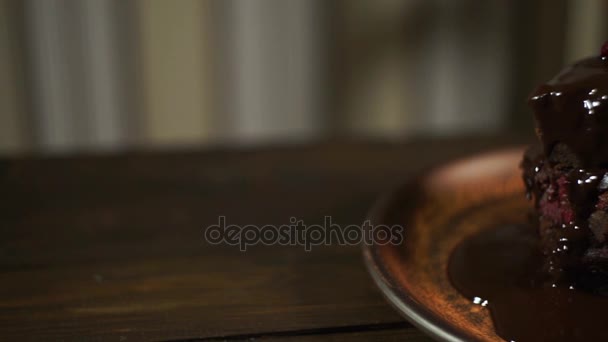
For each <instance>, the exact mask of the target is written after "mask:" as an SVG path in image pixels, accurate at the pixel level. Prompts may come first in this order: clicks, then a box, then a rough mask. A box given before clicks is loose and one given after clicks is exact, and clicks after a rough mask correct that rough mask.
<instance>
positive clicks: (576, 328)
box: [448, 224, 608, 342]
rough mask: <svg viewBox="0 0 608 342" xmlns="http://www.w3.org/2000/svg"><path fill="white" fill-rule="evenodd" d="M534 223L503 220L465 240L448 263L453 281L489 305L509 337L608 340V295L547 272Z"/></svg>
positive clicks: (496, 324) (476, 300) (472, 297)
mask: <svg viewBox="0 0 608 342" xmlns="http://www.w3.org/2000/svg"><path fill="white" fill-rule="evenodd" d="M534 228H535V227H534V226H530V225H526V224H499V225H497V226H496V227H491V228H488V229H486V230H484V231H483V232H482V233H480V234H478V235H476V236H473V237H471V238H469V239H467V240H465V241H463V242H462V243H461V244H460V245H459V246H458V247H457V248H456V250H455V251H454V253H453V254H452V256H451V258H450V262H449V265H448V275H449V277H450V280H451V282H452V284H453V285H454V287H455V288H456V289H458V290H459V291H460V292H461V293H462V294H463V295H464V296H466V297H467V298H469V299H470V300H471V302H472V305H480V306H483V307H485V308H487V309H489V310H490V314H491V316H492V320H493V322H494V327H495V329H496V331H497V333H498V334H499V335H500V336H501V337H502V338H504V339H505V340H507V341H517V342H526V341H557V342H560V341H605V340H608V329H606V327H605V324H606V323H605V321H606V308H608V297H606V296H599V295H594V294H591V293H590V292H588V291H580V289H579V283H578V282H572V283H568V282H561V283H556V282H553V281H552V278H551V277H547V274H546V273H544V272H543V271H542V267H543V263H544V257H543V256H542V255H541V253H539V248H538V239H537V236H536V234H535V229H534Z"/></svg>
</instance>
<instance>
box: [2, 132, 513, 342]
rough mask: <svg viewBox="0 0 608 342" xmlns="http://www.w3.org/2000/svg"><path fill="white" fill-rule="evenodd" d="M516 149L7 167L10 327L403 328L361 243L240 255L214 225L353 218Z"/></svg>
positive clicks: (50, 335) (432, 145)
mask: <svg viewBox="0 0 608 342" xmlns="http://www.w3.org/2000/svg"><path fill="white" fill-rule="evenodd" d="M509 142H513V139H498V138H495V139H459V140H453V139H452V140H437V141H418V142H412V143H407V144H388V143H359V142H341V143H337V142H336V143H324V144H316V145H308V146H293V147H282V148H258V149H250V150H240V151H236V150H221V149H218V150H213V151H203V152H196V151H189V152H166V153H130V154H124V155H116V156H97V157H95V156H78V157H71V158H53V159H42V158H30V159H19V160H0V191H1V193H2V197H1V198H0V229H1V233H2V239H0V283H2V286H0V336H2V337H3V338H6V339H8V340H15V339H17V338H19V339H20V340H41V339H42V340H64V341H81V340H92V341H96V340H100V341H106V340H110V341H114V340H118V341H139V340H180V339H199V338H214V337H218V338H226V337H230V336H248V335H251V336H256V335H260V334H264V333H267V332H275V333H276V332H290V331H291V332H293V331H302V330H310V329H326V328H332V329H342V328H344V327H352V326H366V325H377V324H389V323H390V324H392V323H394V322H402V319H401V318H400V317H399V316H398V315H397V313H396V312H395V311H394V310H393V309H392V308H391V307H390V306H389V305H388V304H387V303H386V302H385V301H384V300H383V298H382V297H381V296H380V294H379V292H378V291H377V290H376V288H375V287H374V285H373V283H372V281H371V279H370V278H369V276H368V275H367V273H366V271H365V269H364V266H363V264H362V262H361V251H360V250H359V248H358V247H340V246H324V247H318V248H315V249H313V250H312V251H311V252H305V251H304V249H303V247H301V246H255V247H252V248H250V249H249V250H248V251H247V252H240V251H239V250H238V249H237V248H235V247H232V246H226V245H210V244H207V243H205V241H204V239H203V231H204V228H205V227H207V226H208V225H210V224H214V223H216V222H217V218H218V216H220V215H225V216H226V218H227V221H228V222H229V223H233V224H240V225H243V224H284V223H287V222H288V220H289V218H290V217H297V218H300V219H303V220H304V222H305V223H307V224H312V223H320V222H322V220H323V218H324V216H326V215H331V216H332V218H333V222H334V223H338V224H343V225H344V224H357V223H360V222H361V221H362V219H363V218H364V216H365V214H366V211H367V210H368V208H369V207H370V205H371V203H372V202H373V201H374V199H375V198H376V197H377V195H378V194H379V193H380V192H383V191H385V190H388V189H390V188H392V187H394V186H395V185H397V184H399V183H402V182H403V181H404V180H406V179H407V178H408V177H411V176H412V175H413V174H416V173H418V172H420V171H421V170H422V169H424V168H427V167H428V166H429V165H432V164H436V163H439V162H442V161H445V160H446V159H451V158H454V157H457V156H462V155H465V154H470V153H474V152H477V151H480V150H485V149H489V148H492V147H495V146H502V145H504V144H506V143H509ZM403 329H406V328H403ZM406 330H408V329H406ZM394 332H395V331H392V332H387V335H386V336H385V337H386V338H385V339H386V340H390V338H392V336H393V335H392V334H393V333H394ZM376 334H381V333H380V332H376ZM407 334H410V332H407ZM411 334H413V335H412V336H419V335H418V334H417V333H413V332H412V333H411ZM310 336H312V335H310ZM307 338H308V337H307ZM311 338H312V337H311ZM383 338H384V337H383ZM412 340H416V339H414V338H412ZM419 340H420V339H419Z"/></svg>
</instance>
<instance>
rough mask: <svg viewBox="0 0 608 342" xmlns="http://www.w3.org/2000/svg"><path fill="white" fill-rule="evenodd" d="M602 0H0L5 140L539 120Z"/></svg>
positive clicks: (28, 144) (458, 131) (148, 143)
mask: <svg viewBox="0 0 608 342" xmlns="http://www.w3.org/2000/svg"><path fill="white" fill-rule="evenodd" d="M607 9H608V2H606V1H599V0H533V1H471V0H460V1H452V0H409V1H408V0H403V1H397V0H376V1H369V0H176V1H168V0H137V1H123V0H80V1H77V0H25V1H22V0H0V154H4V155H7V154H8V155H18V154H30V153H35V154H40V153H73V152H83V151H84V152H100V151H115V150H131V149H158V148H180V147H184V146H187V147H191V146H195V147H199V146H216V145H237V146H238V145H241V146H242V145H257V144H287V143H299V142H305V141H311V140H319V139H336V138H341V137H349V138H352V137H355V138H356V137H374V138H381V139H408V138H412V137H419V136H430V137H441V136H448V135H469V134H497V133H500V132H508V134H527V133H530V134H531V133H532V120H531V118H530V114H529V112H528V110H527V108H526V103H525V102H526V98H527V95H528V94H529V93H530V92H531V90H532V89H533V88H534V86H535V85H536V84H538V83H539V82H541V81H543V80H546V79H547V78H549V77H551V76H552V75H554V74H555V73H556V72H557V71H558V70H559V69H560V68H561V67H562V66H563V65H564V64H565V63H569V62H571V61H573V60H575V59H578V58H580V57H583V56H587V55H592V54H597V53H598V51H599V49H600V46H601V44H602V43H603V42H604V40H605V39H608V25H607V24H606V22H607V20H605V17H604V18H603V17H602V14H604V13H607V12H606V10H607Z"/></svg>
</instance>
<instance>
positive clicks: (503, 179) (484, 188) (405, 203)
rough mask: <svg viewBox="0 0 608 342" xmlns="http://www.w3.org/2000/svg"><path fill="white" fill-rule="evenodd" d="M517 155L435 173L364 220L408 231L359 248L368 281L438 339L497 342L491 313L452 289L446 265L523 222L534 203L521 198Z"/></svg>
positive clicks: (490, 156) (519, 151)
mask: <svg viewBox="0 0 608 342" xmlns="http://www.w3.org/2000/svg"><path fill="white" fill-rule="evenodd" d="M522 155H523V148H513V149H508V150H501V151H497V152H492V153H487V154H484V155H480V156H476V157H473V158H469V159H465V160H460V161H457V162H453V163H450V164H449V165H446V166H444V167H440V168H437V169H434V170H432V171H430V172H428V173H426V174H425V175H424V176H422V177H420V178H418V179H417V180H416V181H414V182H412V183H410V184H407V185H405V186H403V187H401V188H400V189H398V190H397V191H395V192H394V193H392V194H390V195H388V196H386V197H385V198H383V199H382V200H380V201H379V202H378V203H377V204H376V205H375V207H374V208H373V209H372V211H371V212H370V215H369V216H368V219H369V220H370V221H371V226H372V227H373V226H374V225H378V224H388V225H394V224H399V225H402V226H403V227H404V228H405V231H404V241H403V243H402V244H399V245H390V244H387V245H378V244H374V245H365V246H364V247H363V248H364V259H365V263H366V265H367V267H368V269H369V272H370V273H371V275H372V277H373V279H374V280H375V282H376V284H377V285H378V287H379V288H380V290H381V291H382V292H383V293H384V295H385V296H386V298H387V299H388V300H389V301H390V302H391V303H392V304H393V305H394V306H395V308H396V309H397V310H399V312H401V313H402V314H403V315H404V316H405V317H406V318H407V319H408V320H409V321H410V322H411V323H412V324H414V325H416V326H417V327H419V328H420V329H422V330H424V331H426V332H427V333H428V334H430V335H431V336H433V337H435V338H437V339H439V340H443V341H471V340H480V341H502V339H501V338H500V337H498V336H497V335H496V333H495V331H494V327H493V324H492V320H491V318H490V313H489V311H488V309H487V308H485V307H482V306H479V305H474V304H473V303H472V298H465V297H463V296H462V295H461V294H460V293H459V292H458V291H456V289H454V288H453V287H452V285H451V284H450V281H449V279H448V274H447V264H448V260H449V257H450V255H451V253H452V251H453V250H454V248H455V247H456V246H457V245H458V243H459V242H461V241H462V240H463V239H465V238H467V237H468V236H470V235H471V234H474V233H477V232H479V231H481V230H483V229H487V228H489V227H492V226H494V225H495V224H496V223H500V222H503V221H504V222H507V221H508V222H513V221H519V220H522V221H521V222H524V221H523V220H526V215H527V213H528V212H529V209H530V208H531V203H530V202H529V201H527V200H526V198H525V196H524V187H523V181H522V177H521V170H520V169H519V163H520V161H521V159H522ZM367 229H370V228H367Z"/></svg>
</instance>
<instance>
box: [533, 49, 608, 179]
mask: <svg viewBox="0 0 608 342" xmlns="http://www.w3.org/2000/svg"><path fill="white" fill-rule="evenodd" d="M529 104H530V106H531V107H532V109H533V110H534V115H535V119H536V126H537V133H538V136H539V138H540V140H541V142H542V144H543V147H544V152H545V154H546V155H547V156H548V155H549V154H550V153H551V150H552V149H553V147H554V146H555V145H556V144H557V143H563V144H565V145H567V146H568V147H569V148H570V149H571V150H572V151H573V152H574V153H575V154H576V156H577V157H578V158H579V160H580V166H581V167H584V168H595V167H607V166H608V58H607V57H601V56H598V57H590V58H586V59H583V60H581V61H579V62H577V63H575V64H573V65H572V66H569V67H567V68H566V69H564V70H563V71H562V72H560V73H559V74H558V75H557V76H555V77H554V78H553V79H551V80H550V81H549V82H547V83H546V84H543V85H541V86H539V87H538V88H536V90H535V91H534V92H533V94H532V96H531V97H530V99H529Z"/></svg>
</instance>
